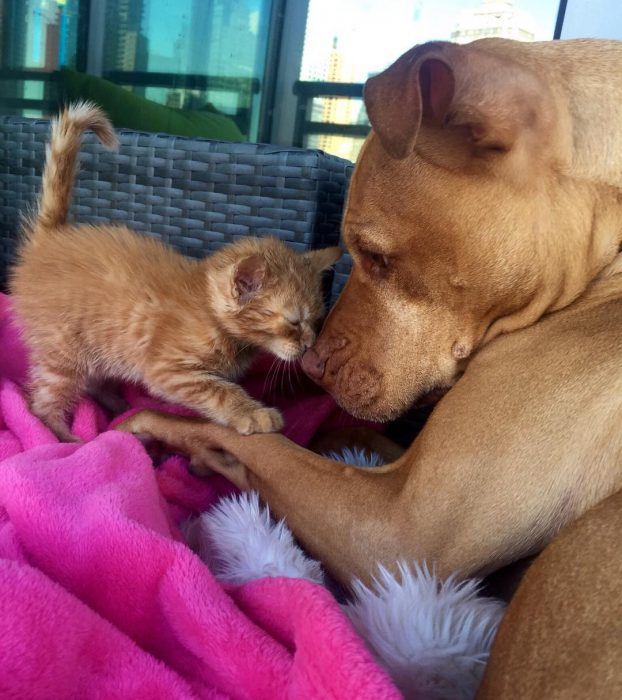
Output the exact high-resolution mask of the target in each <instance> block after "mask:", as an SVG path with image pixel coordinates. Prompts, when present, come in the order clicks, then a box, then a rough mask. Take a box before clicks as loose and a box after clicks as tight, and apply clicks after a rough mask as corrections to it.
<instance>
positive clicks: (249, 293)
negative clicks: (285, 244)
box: [233, 255, 267, 304]
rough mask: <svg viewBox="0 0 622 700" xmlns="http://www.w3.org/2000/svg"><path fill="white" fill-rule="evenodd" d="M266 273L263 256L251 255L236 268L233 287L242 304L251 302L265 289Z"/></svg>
mask: <svg viewBox="0 0 622 700" xmlns="http://www.w3.org/2000/svg"><path fill="white" fill-rule="evenodd" d="M266 272H267V266H266V261H265V260H264V258H263V257H262V256H261V255H251V256H249V257H248V258H244V259H243V260H240V262H239V263H238V264H237V265H236V266H235V272H234V273H233V285H234V288H235V292H236V295H237V297H238V301H239V302H240V303H241V304H246V303H247V302H248V301H250V300H251V299H252V298H253V297H254V296H255V294H256V293H257V292H258V291H259V290H260V289H261V288H262V287H263V284H264V280H265V278H266Z"/></svg>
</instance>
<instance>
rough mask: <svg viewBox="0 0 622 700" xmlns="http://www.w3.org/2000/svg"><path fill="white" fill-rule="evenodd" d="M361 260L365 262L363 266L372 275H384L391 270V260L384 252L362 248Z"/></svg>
mask: <svg viewBox="0 0 622 700" xmlns="http://www.w3.org/2000/svg"><path fill="white" fill-rule="evenodd" d="M361 260H362V262H363V267H364V268H365V270H366V271H367V272H368V273H369V274H370V275H383V274H386V273H387V272H388V270H389V265H390V260H389V258H388V257H387V256H386V255H383V254H382V253H373V252H371V251H369V250H362V251H361Z"/></svg>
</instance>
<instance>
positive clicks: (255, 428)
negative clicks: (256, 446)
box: [230, 407, 283, 435]
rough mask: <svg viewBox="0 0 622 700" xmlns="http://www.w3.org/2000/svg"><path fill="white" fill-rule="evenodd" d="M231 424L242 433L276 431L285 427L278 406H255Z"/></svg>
mask: <svg viewBox="0 0 622 700" xmlns="http://www.w3.org/2000/svg"><path fill="white" fill-rule="evenodd" d="M230 425H231V427H232V428H234V429H235V430H237V432H238V433H240V434H241V435H252V434H253V433H276V432H278V431H279V430H281V428H282V427H283V417H282V416H281V414H280V413H279V412H278V411H277V410H276V408H263V407H262V408H255V409H253V410H252V411H250V412H249V413H247V414H246V415H244V416H240V417H239V418H237V419H236V420H235V421H231V423H230Z"/></svg>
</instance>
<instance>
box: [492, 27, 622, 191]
mask: <svg viewBox="0 0 622 700" xmlns="http://www.w3.org/2000/svg"><path fill="white" fill-rule="evenodd" d="M528 46H529V49H528V50H527V51H526V50H525V46H524V45H521V47H520V50H518V49H517V48H516V46H515V45H511V42H508V45H504V46H503V47H502V49H503V51H504V53H505V54H506V55H507V54H508V53H512V54H514V55H513V58H514V60H516V61H517V62H518V63H522V64H523V65H525V66H527V67H529V68H530V69H532V70H533V71H535V72H537V73H540V74H541V72H542V70H543V67H544V66H546V68H545V70H546V71H547V72H548V80H547V83H548V84H549V85H550V86H551V90H552V93H553V95H554V98H555V101H556V103H557V105H558V119H559V122H558V130H557V135H556V136H557V138H558V139H559V147H560V153H562V154H563V158H564V161H565V165H566V167H568V168H569V174H570V175H571V176H572V177H574V178H576V179H582V180H589V181H590V182H596V183H602V184H606V185H609V186H612V187H616V188H620V189H622V129H621V128H620V103H621V102H622V71H620V66H621V65H622V42H618V41H602V42H594V41H589V40H588V41H586V40H582V39H578V40H571V41H555V42H541V43H540V42H536V43H534V44H531V45H528ZM548 56H550V60H547V57H548Z"/></svg>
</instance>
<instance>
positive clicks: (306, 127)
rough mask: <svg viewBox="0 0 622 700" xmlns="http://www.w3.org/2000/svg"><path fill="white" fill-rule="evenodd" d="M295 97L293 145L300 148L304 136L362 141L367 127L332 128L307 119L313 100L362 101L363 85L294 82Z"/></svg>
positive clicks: (340, 126) (332, 125)
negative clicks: (329, 98)
mask: <svg viewBox="0 0 622 700" xmlns="http://www.w3.org/2000/svg"><path fill="white" fill-rule="evenodd" d="M294 94H295V95H296V97H297V98H298V99H297V103H296V121H295V124H294V135H293V145H294V146H299V147H300V148H304V147H305V146H306V145H307V143H306V139H307V136H310V135H315V134H320V135H330V136H346V137H351V138H365V137H366V136H367V134H368V133H369V131H370V128H371V127H370V126H369V124H336V123H335V122H322V121H314V120H313V119H309V114H310V113H311V111H312V110H311V107H312V102H313V100H314V99H315V98H321V97H341V98H346V99H351V100H362V99H363V83H330V82H324V81H304V80H298V81H296V82H295V83H294Z"/></svg>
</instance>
